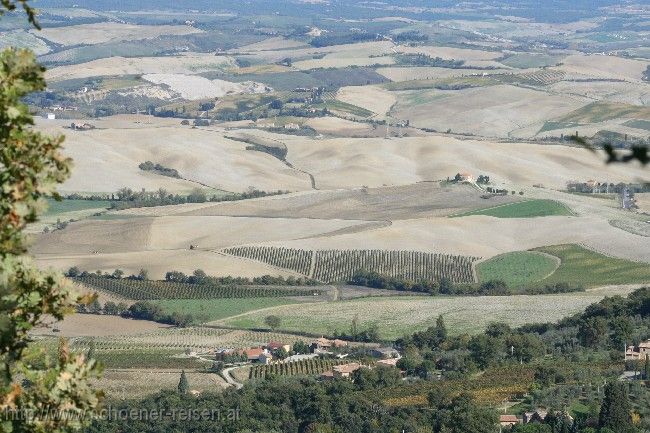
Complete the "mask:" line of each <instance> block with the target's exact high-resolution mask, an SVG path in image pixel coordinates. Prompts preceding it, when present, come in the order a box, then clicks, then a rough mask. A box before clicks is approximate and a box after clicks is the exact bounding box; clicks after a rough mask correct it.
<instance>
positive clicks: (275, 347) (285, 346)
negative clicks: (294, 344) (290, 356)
mask: <svg viewBox="0 0 650 433" xmlns="http://www.w3.org/2000/svg"><path fill="white" fill-rule="evenodd" d="M266 349H267V350H270V351H271V352H273V351H274V350H280V349H284V350H285V351H286V352H291V344H286V343H279V342H277V341H271V342H269V344H267V345H266Z"/></svg>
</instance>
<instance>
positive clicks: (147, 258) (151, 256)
mask: <svg viewBox="0 0 650 433" xmlns="http://www.w3.org/2000/svg"><path fill="white" fill-rule="evenodd" d="M92 248H93V245H92V242H89V243H88V244H87V245H86V249H88V250H91V249H92ZM36 263H37V264H38V265H39V266H40V267H42V268H54V269H58V270H61V271H64V270H67V269H69V268H70V267H72V266H77V267H79V269H85V270H100V271H102V272H108V273H111V272H113V271H114V270H115V269H121V270H123V271H124V272H125V273H126V274H136V275H137V273H138V272H140V269H146V270H147V271H148V272H149V277H150V278H157V279H163V278H165V274H166V273H167V272H169V271H170V270H176V271H180V272H184V273H186V274H191V273H192V272H194V271H195V270H196V269H203V270H204V271H205V272H206V273H207V274H208V275H214V276H219V277H227V276H240V277H247V278H254V277H261V276H264V275H272V276H284V277H289V276H294V277H296V276H298V275H296V274H294V273H291V272H289V271H286V270H282V269H277V268H273V267H271V266H267V265H265V264H263V263H259V262H251V261H250V260H244V259H238V258H236V257H228V256H225V255H221V254H216V253H214V252H211V251H190V250H189V249H187V250H162V251H137V252H127V253H111V254H90V253H89V254H78V255H65V254H56V253H55V254H48V255H37V258H36Z"/></svg>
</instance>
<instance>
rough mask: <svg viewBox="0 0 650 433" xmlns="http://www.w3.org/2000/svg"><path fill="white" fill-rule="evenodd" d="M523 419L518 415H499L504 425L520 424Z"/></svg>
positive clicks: (500, 421)
mask: <svg viewBox="0 0 650 433" xmlns="http://www.w3.org/2000/svg"><path fill="white" fill-rule="evenodd" d="M521 422H522V420H521V419H519V418H517V416H516V415H501V416H499V425H501V426H502V427H512V426H513V425H517V424H520V423H521Z"/></svg>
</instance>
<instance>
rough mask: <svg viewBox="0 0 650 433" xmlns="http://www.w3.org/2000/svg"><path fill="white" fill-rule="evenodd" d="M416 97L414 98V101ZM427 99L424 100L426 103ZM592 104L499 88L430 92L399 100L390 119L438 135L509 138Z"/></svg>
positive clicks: (403, 97) (529, 90)
mask: <svg viewBox="0 0 650 433" xmlns="http://www.w3.org/2000/svg"><path fill="white" fill-rule="evenodd" d="M414 96H415V97H414ZM423 98H424V99H423ZM588 102H589V101H588V100H586V99H583V98H581V97H567V96H560V95H550V94H548V93H545V92H540V91H536V90H531V89H524V88H520V87H515V86H509V85H497V86H490V87H480V88H472V89H464V90H458V91H441V90H428V91H418V92H417V93H416V94H411V93H408V92H406V93H404V94H400V95H399V96H398V102H397V105H396V106H395V107H394V109H393V111H392V112H391V115H392V116H393V117H396V118H399V119H403V120H407V119H408V120H410V122H411V124H413V125H414V126H418V127H422V128H432V129H435V130H438V131H447V130H449V129H450V130H451V131H452V132H462V133H469V134H474V135H479V136H487V137H507V136H508V135H509V134H510V133H511V132H514V131H517V130H519V129H523V128H526V127H528V126H531V125H536V124H539V126H540V128H541V126H542V125H543V124H544V122H545V121H546V120H549V119H553V118H556V117H560V116H562V115H564V114H568V113H570V112H571V111H573V110H576V109H578V108H580V107H582V106H584V105H586V104H587V103H588Z"/></svg>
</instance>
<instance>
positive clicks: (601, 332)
mask: <svg viewBox="0 0 650 433" xmlns="http://www.w3.org/2000/svg"><path fill="white" fill-rule="evenodd" d="M606 333H607V321H606V320H605V319H604V318H602V317H590V318H589V319H586V320H584V321H582V323H580V326H579V329H578V338H579V339H580V342H581V343H582V344H583V345H584V346H587V347H594V346H597V345H598V344H599V343H600V342H601V341H602V340H603V338H604V337H605V334H606Z"/></svg>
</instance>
